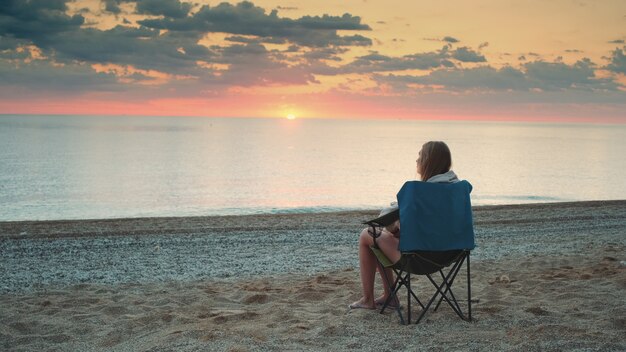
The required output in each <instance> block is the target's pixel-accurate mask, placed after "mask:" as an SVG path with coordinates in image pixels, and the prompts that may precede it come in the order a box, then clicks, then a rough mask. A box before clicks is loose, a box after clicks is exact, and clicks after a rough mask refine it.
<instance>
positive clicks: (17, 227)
mask: <svg viewBox="0 0 626 352" xmlns="http://www.w3.org/2000/svg"><path fill="white" fill-rule="evenodd" d="M604 206H611V207H613V206H617V207H626V200H592V201H576V202H550V203H524V204H505V205H478V206H473V207H472V209H473V212H474V214H475V216H474V218H475V219H474V220H475V222H476V221H477V219H476V218H477V216H476V214H477V213H478V214H480V213H481V212H493V211H503V210H505V211H506V210H540V209H547V210H550V209H555V208H571V209H580V208H598V207H604ZM378 212H379V210H377V209H371V210H347V211H329V212H313V213H277V214H248V215H206V216H172V217H125V218H102V219H59V220H16V221H0V239H2V238H11V239H19V238H32V237H40V238H63V237H82V236H138V235H151V234H164V233H169V234H172V235H175V234H181V233H184V234H189V233H198V232H202V231H205V230H215V229H223V230H235V228H233V227H230V228H229V227H228V226H226V224H228V223H231V222H237V223H246V222H251V223H253V224H258V223H262V224H263V226H262V227H261V228H263V229H272V228H277V229H280V226H279V225H277V224H272V220H274V221H273V222H274V223H278V222H280V220H283V221H284V220H287V219H292V220H290V221H289V222H290V223H292V222H294V220H296V219H301V220H303V221H304V222H311V220H310V219H309V218H311V219H314V220H315V221H318V222H319V224H320V227H321V228H323V227H324V226H325V223H326V222H327V221H333V220H336V219H346V220H349V219H360V221H361V222H362V221H365V220H367V219H370V218H372V217H375V216H377V215H378ZM479 221H481V220H479ZM349 222H350V223H354V221H349ZM484 222H485V221H482V222H477V223H476V224H481V223H484ZM183 223H184V224H183ZM213 223H214V224H217V225H215V226H209V224H213ZM181 224H182V225H181ZM292 226H293V225H292ZM155 227H156V228H155ZM146 228H150V230H146Z"/></svg>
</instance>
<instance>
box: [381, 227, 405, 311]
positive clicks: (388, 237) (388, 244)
mask: <svg viewBox="0 0 626 352" xmlns="http://www.w3.org/2000/svg"><path fill="white" fill-rule="evenodd" d="M398 242H399V240H398V239H397V238H396V237H394V236H393V234H392V233H390V232H388V231H385V230H383V232H382V234H381V235H380V237H378V239H377V240H376V243H377V244H378V247H379V248H380V250H381V251H383V253H384V254H385V256H387V258H389V260H390V261H391V262H392V263H395V262H397V261H398V260H400V251H399V250H398ZM378 272H379V273H380V277H381V279H382V281H383V288H384V293H383V295H382V296H381V297H379V298H377V299H376V300H375V303H384V302H385V301H386V300H387V297H389V295H391V290H390V289H391V287H389V285H388V284H387V282H386V280H385V274H386V277H387V278H388V280H389V281H390V282H391V283H393V282H394V280H395V277H394V275H393V270H391V268H386V269H385V272H384V273H383V271H382V268H381V267H380V266H378ZM391 303H392V304H397V302H391Z"/></svg>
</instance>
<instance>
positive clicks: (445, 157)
mask: <svg viewBox="0 0 626 352" xmlns="http://www.w3.org/2000/svg"><path fill="white" fill-rule="evenodd" d="M451 166H452V156H451V155H450V149H449V148H448V146H447V145H446V144H445V143H444V142H440V141H431V142H427V143H425V144H424V145H423V146H422V150H420V152H419V156H418V157H417V173H418V174H420V176H421V178H422V181H426V180H428V179H429V178H431V177H433V176H435V175H439V174H443V173H446V172H448V171H450V167H451Z"/></svg>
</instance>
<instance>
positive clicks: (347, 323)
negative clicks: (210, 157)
mask: <svg viewBox="0 0 626 352" xmlns="http://www.w3.org/2000/svg"><path fill="white" fill-rule="evenodd" d="M375 214H376V212H375V211H369V212H368V211H361V212H341V213H321V214H289V215H254V216H223V217H186V218H141V219H115V220H80V221H23V222H0V253H1V255H0V274H1V277H2V280H1V282H0V350H7V351H39V350H41V351H48V350H51V351H52V350H54V351H101V350H109V351H264V350H266V351H319V350H323V351H331V350H332V351H335V350H355V351H362V350H372V351H403V350H428V351H449V350H452V351H457V350H470V351H502V350H506V351H561V350H563V351H624V350H626V300H625V299H624V297H626V256H625V254H624V253H626V252H625V250H626V201H598V202H576V203H551V204H531V205H510V206H482V207H476V208H475V210H474V217H475V219H474V220H475V230H476V242H477V248H476V249H475V250H474V251H473V252H472V288H473V291H472V296H473V299H475V300H476V302H475V303H474V304H473V318H474V321H473V322H471V323H468V322H464V321H461V320H460V319H458V317H456V316H455V315H454V314H453V312H452V311H451V310H450V309H449V307H443V308H441V309H440V310H439V311H437V312H429V313H428V315H427V316H426V318H425V320H424V321H423V322H422V323H420V324H419V325H410V326H401V325H400V324H399V321H398V317H397V315H396V314H395V313H394V312H389V313H386V314H378V313H377V312H375V311H366V310H353V311H350V310H349V309H348V308H347V305H348V304H349V303H351V302H353V301H354V300H356V299H358V298H359V297H360V281H359V274H358V258H357V253H356V243H357V237H358V232H359V231H360V229H361V228H362V225H361V222H362V221H364V220H366V219H368V218H371V217H372V216H374V215H375ZM425 281H426V280H424V279H419V280H418V281H417V282H416V283H415V284H416V285H417V287H418V292H420V291H419V290H420V289H426V288H428V286H426V282H425ZM429 285H430V284H429ZM462 287H463V286H461V289H460V292H462V291H463V290H462ZM461 297H463V296H462V295H461Z"/></svg>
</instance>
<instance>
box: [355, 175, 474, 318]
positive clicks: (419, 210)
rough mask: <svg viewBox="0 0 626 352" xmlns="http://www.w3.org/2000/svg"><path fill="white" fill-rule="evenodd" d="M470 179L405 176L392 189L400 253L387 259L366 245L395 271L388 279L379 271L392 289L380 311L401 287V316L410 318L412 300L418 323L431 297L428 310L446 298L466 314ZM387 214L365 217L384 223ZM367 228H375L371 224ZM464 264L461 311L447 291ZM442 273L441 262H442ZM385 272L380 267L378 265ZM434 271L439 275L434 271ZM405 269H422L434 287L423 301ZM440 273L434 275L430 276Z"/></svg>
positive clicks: (375, 223)
mask: <svg viewBox="0 0 626 352" xmlns="http://www.w3.org/2000/svg"><path fill="white" fill-rule="evenodd" d="M471 191H472V185H471V184H470V183H469V182H467V181H460V182H456V183H428V182H422V181H409V182H406V183H405V184H404V186H402V189H400V191H399V192H398V195H397V198H398V206H399V212H398V214H399V217H400V233H401V236H400V245H399V249H400V252H401V254H402V255H401V258H400V260H399V261H398V262H396V263H391V262H390V261H389V259H388V258H387V257H386V256H385V255H384V254H383V252H382V251H380V249H378V248H376V247H375V246H374V247H372V251H373V252H374V254H375V255H376V257H377V259H378V262H379V265H381V266H382V267H383V268H391V269H393V271H394V272H395V274H396V279H395V282H393V284H392V283H391V280H390V278H388V277H386V275H384V276H385V281H386V283H387V285H389V287H390V288H391V292H392V294H391V295H390V296H389V298H388V299H387V302H385V304H384V305H383V307H382V309H381V313H383V312H384V311H385V309H386V308H387V306H388V305H389V304H390V303H391V302H392V300H394V301H396V302H399V300H398V296H397V294H398V291H399V290H400V289H401V288H402V287H405V288H406V289H407V309H408V312H407V316H408V324H410V323H411V302H412V301H415V302H416V303H417V304H418V305H419V306H420V307H421V308H422V312H421V314H420V315H419V317H418V318H417V320H416V322H415V323H416V324H418V323H419V322H420V321H421V320H422V318H423V317H424V315H425V314H426V312H427V311H428V309H429V308H430V307H431V305H432V304H433V303H434V301H435V300H436V299H437V298H439V301H438V302H437V304H436V306H435V308H434V310H435V311H436V310H437V309H438V308H439V306H440V304H441V302H443V301H446V303H447V304H448V305H449V306H450V307H451V308H452V310H453V311H454V312H455V313H456V314H457V315H458V316H459V317H460V318H461V319H463V320H466V321H471V320H472V296H471V294H472V292H471V278H470V251H471V250H472V249H474V247H475V244H474V227H473V220H472V206H471V201H470V192H471ZM389 221H392V219H391V218H390V217H389V216H387V217H386V218H383V219H382V221H381V219H380V218H379V219H375V220H372V221H368V222H366V223H367V224H369V225H370V226H372V227H379V226H385V225H387V222H389ZM373 230H374V231H371V232H372V233H374V234H376V233H378V232H377V231H375V229H373ZM464 263H465V264H466V267H467V314H465V313H464V312H463V310H462V309H461V306H460V304H459V301H458V300H457V298H456V296H455V295H454V293H453V291H452V285H453V284H454V281H455V279H456V276H457V274H458V273H459V271H460V269H461V267H462V265H463V264H464ZM448 267H449V269H448V270H447V273H444V270H445V268H448ZM382 272H383V273H385V270H382ZM437 274H439V275H437ZM411 275H424V276H426V277H427V278H428V280H429V281H430V282H431V283H432V284H433V286H434V288H435V292H434V294H433V295H432V297H431V298H430V300H429V301H428V303H427V304H426V305H424V304H423V303H422V302H421V301H420V300H419V299H418V297H417V294H416V293H415V292H414V291H413V290H412V289H411ZM433 275H435V277H437V276H440V279H439V278H437V279H435V278H434V277H433ZM396 310H397V312H398V315H399V316H400V321H401V323H402V324H404V319H403V316H402V312H401V310H400V309H396Z"/></svg>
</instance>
